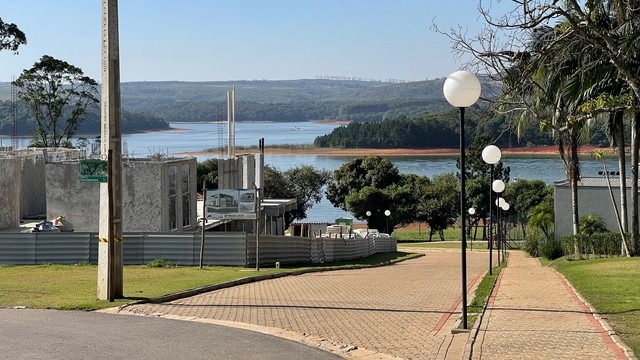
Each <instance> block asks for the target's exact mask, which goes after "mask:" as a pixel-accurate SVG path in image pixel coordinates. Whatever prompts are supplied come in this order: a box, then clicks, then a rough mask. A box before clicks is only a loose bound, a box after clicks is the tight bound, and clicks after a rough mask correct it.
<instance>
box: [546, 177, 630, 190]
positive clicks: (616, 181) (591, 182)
mask: <svg viewBox="0 0 640 360" xmlns="http://www.w3.org/2000/svg"><path fill="white" fill-rule="evenodd" d="M609 183H611V187H614V188H619V187H620V178H619V177H616V176H615V175H614V176H610V177H609V181H607V178H606V177H604V176H602V177H583V178H582V179H580V181H578V186H583V187H608V186H609ZM553 184H554V185H555V186H556V187H569V180H567V179H563V180H558V181H554V183H553ZM625 185H626V187H628V188H631V179H627V181H626V184H625Z"/></svg>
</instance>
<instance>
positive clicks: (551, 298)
mask: <svg viewBox="0 0 640 360" xmlns="http://www.w3.org/2000/svg"><path fill="white" fill-rule="evenodd" d="M508 261H509V263H508V266H507V268H505V269H504V270H503V271H502V272H501V274H500V276H499V277H498V282H497V283H496V287H495V288H494V291H493V294H492V295H491V298H490V299H489V304H488V305H487V311H486V312H485V315H484V318H483V320H482V323H481V325H480V327H479V329H478V333H477V337H476V340H475V343H474V344H473V348H472V349H473V350H472V359H523V358H526V359H627V358H628V357H627V356H626V355H625V352H624V351H623V349H622V348H621V347H619V346H618V345H617V344H616V342H615V341H614V338H612V337H611V336H609V333H608V332H607V331H606V330H605V327H604V326H607V325H606V324H604V326H603V323H601V322H600V321H599V319H598V318H596V316H595V315H594V314H593V313H592V311H591V309H590V308H589V306H588V305H587V304H585V303H584V302H583V301H582V300H581V298H580V297H579V296H578V295H576V293H575V292H574V290H573V288H572V287H571V286H570V285H569V284H568V283H567V281H566V280H565V279H564V278H563V277H562V276H561V275H560V274H558V273H557V272H556V271H554V270H553V269H551V268H548V267H543V266H541V265H540V263H539V261H538V260H537V259H534V258H530V257H528V256H527V255H526V254H525V253H524V252H522V251H511V252H509V258H508ZM629 358H632V357H629Z"/></svg>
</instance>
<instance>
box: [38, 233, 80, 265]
mask: <svg viewBox="0 0 640 360" xmlns="http://www.w3.org/2000/svg"><path fill="white" fill-rule="evenodd" d="M35 235H36V257H35V263H36V264H77V263H84V264H88V263H89V262H90V254H89V251H90V245H89V233H82V232H77V233H76V232H68V233H66V232H65V233H54V232H40V233H35Z"/></svg>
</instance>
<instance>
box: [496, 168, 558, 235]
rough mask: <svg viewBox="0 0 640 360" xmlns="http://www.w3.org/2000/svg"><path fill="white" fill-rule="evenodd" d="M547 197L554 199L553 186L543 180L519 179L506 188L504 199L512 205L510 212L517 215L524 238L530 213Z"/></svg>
mask: <svg viewBox="0 0 640 360" xmlns="http://www.w3.org/2000/svg"><path fill="white" fill-rule="evenodd" d="M547 196H551V197H553V186H552V185H549V186H547V185H546V184H545V183H544V182H543V181H541V180H524V179H518V181H514V182H513V183H511V184H508V185H507V187H506V188H505V190H504V198H505V199H506V200H507V202H508V203H509V204H510V210H512V211H513V212H514V213H515V215H516V218H517V221H518V223H519V224H520V225H521V227H522V232H523V235H524V237H526V236H527V232H526V225H527V223H528V222H529V212H530V211H531V209H532V208H533V207H535V206H537V205H538V204H540V203H541V202H543V201H544V200H545V198H546V197H547Z"/></svg>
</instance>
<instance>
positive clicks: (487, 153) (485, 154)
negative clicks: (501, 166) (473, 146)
mask: <svg viewBox="0 0 640 360" xmlns="http://www.w3.org/2000/svg"><path fill="white" fill-rule="evenodd" d="M501 158H502V151H500V148H499V147H497V146H495V145H489V146H486V147H485V148H484V149H482V160H483V161H484V162H485V163H487V164H489V165H494V164H497V163H498V161H500V159H501Z"/></svg>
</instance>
